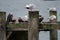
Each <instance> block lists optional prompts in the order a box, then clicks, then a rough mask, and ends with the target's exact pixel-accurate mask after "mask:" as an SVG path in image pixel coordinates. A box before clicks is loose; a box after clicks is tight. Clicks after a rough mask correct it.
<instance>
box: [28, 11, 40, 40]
mask: <svg viewBox="0 0 60 40" xmlns="http://www.w3.org/2000/svg"><path fill="white" fill-rule="evenodd" d="M38 17H39V11H29V22H28V40H38V38H39V33H38Z"/></svg>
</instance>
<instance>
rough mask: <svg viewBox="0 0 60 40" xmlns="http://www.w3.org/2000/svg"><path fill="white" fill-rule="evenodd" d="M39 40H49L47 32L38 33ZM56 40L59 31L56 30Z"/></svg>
mask: <svg viewBox="0 0 60 40" xmlns="http://www.w3.org/2000/svg"><path fill="white" fill-rule="evenodd" d="M39 40H50V35H49V31H47V32H45V31H41V32H39ZM58 40H60V30H58Z"/></svg>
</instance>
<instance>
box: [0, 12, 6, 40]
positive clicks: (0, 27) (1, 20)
mask: <svg viewBox="0 0 60 40" xmlns="http://www.w3.org/2000/svg"><path fill="white" fill-rule="evenodd" d="M5 22H6V12H3V11H1V12H0V40H6V31H5Z"/></svg>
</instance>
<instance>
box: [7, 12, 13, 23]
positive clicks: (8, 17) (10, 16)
mask: <svg viewBox="0 0 60 40" xmlns="http://www.w3.org/2000/svg"><path fill="white" fill-rule="evenodd" d="M12 18H13V14H12V13H9V14H8V16H7V22H11V21H12Z"/></svg>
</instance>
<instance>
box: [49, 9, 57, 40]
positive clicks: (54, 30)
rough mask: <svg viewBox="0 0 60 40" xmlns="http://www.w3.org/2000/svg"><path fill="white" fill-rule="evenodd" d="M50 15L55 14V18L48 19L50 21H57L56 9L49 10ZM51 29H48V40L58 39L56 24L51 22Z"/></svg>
mask: <svg viewBox="0 0 60 40" xmlns="http://www.w3.org/2000/svg"><path fill="white" fill-rule="evenodd" d="M49 12H50V16H51V15H55V16H56V19H54V20H52V21H50V22H51V23H56V22H57V11H56V10H50V11H49ZM51 27H52V29H51V31H50V40H58V36H57V25H56V24H51Z"/></svg>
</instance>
